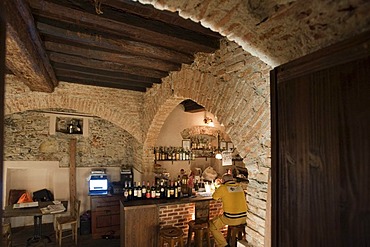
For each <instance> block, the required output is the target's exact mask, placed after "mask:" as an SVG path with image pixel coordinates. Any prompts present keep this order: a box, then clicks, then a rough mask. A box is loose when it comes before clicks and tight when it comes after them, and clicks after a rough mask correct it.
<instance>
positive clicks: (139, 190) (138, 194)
mask: <svg viewBox="0 0 370 247" xmlns="http://www.w3.org/2000/svg"><path fill="white" fill-rule="evenodd" d="M137 184H138V185H137V187H136V191H137V199H139V200H140V199H142V196H143V194H142V192H141V185H140V182H137Z"/></svg>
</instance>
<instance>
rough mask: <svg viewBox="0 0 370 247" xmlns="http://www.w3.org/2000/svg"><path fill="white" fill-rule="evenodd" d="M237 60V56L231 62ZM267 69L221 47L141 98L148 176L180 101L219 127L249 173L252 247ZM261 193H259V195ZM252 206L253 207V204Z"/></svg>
mask: <svg viewBox="0 0 370 247" xmlns="http://www.w3.org/2000/svg"><path fill="white" fill-rule="evenodd" d="M235 54H237V56H235ZM270 69H271V67H270V66H268V65H266V64H264V63H263V62H261V60H259V59H258V58H256V57H254V56H252V55H251V54H249V53H247V52H245V51H243V50H242V48H241V47H239V46H238V45H236V44H235V43H234V42H228V41H224V42H223V43H222V45H221V48H220V50H219V51H217V52H216V53H215V54H208V55H207V54H198V55H197V58H196V60H195V62H194V63H193V64H192V65H189V66H185V65H183V67H182V69H181V70H180V71H177V72H173V73H171V74H170V75H169V76H168V77H167V78H165V79H164V80H163V83H162V84H160V85H156V86H155V87H153V88H152V89H150V90H148V92H147V93H146V94H145V100H144V101H145V103H144V111H145V113H144V119H145V121H144V123H146V124H144V126H143V130H144V135H145V138H144V140H145V141H144V145H143V146H144V156H145V157H144V158H143V166H145V167H146V168H147V169H146V170H145V171H146V172H148V173H147V174H149V173H150V171H151V169H150V167H151V166H153V160H154V158H153V152H152V150H151V149H150V148H151V147H152V146H154V144H155V142H156V140H157V138H158V135H159V132H160V129H161V127H162V125H163V123H164V121H165V120H166V118H167V116H168V115H169V114H170V112H171V111H172V110H173V109H174V107H175V106H176V105H177V104H178V103H180V102H181V101H182V100H184V99H192V100H193V101H195V102H197V103H198V104H201V105H203V106H204V107H205V108H206V109H207V111H209V112H211V113H212V114H214V115H215V116H217V119H218V121H219V122H220V123H223V124H224V126H225V131H226V133H227V134H228V135H229V137H230V138H231V140H232V142H233V143H234V146H235V147H236V148H237V150H238V152H239V153H240V155H241V156H242V157H243V158H244V160H243V162H244V164H245V165H246V167H247V168H248V170H249V172H250V176H249V177H250V180H251V183H250V185H251V186H252V187H253V190H254V191H256V192H254V193H252V194H249V200H250V202H249V203H250V205H251V210H250V212H249V214H250V218H253V219H255V218H256V217H260V218H261V219H260V220H259V221H258V222H254V220H252V222H249V223H251V224H250V226H248V228H247V235H248V237H249V239H248V241H249V242H250V243H251V244H253V245H252V246H263V241H264V235H263V232H264V228H265V226H264V225H262V224H258V223H261V222H263V223H264V220H263V219H264V217H265V216H264V215H265V210H266V201H265V198H264V197H263V195H265V194H266V193H267V192H266V191H264V190H265V189H264V188H267V184H266V183H267V178H268V170H269V168H270V167H271V163H270V158H269V157H270V148H271V147H270V88H269V71H270ZM260 192H261V193H260ZM255 203H257V205H256V204H255Z"/></svg>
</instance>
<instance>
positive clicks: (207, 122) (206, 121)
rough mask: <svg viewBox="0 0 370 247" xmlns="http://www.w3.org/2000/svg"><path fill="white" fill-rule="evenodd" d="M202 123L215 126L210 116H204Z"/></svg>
mask: <svg viewBox="0 0 370 247" xmlns="http://www.w3.org/2000/svg"><path fill="white" fill-rule="evenodd" d="M204 123H205V124H207V125H209V126H211V127H215V124H214V122H213V120H212V118H210V117H204Z"/></svg>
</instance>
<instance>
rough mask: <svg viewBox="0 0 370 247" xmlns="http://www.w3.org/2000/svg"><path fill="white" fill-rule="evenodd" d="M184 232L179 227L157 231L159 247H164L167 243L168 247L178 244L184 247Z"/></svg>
mask: <svg viewBox="0 0 370 247" xmlns="http://www.w3.org/2000/svg"><path fill="white" fill-rule="evenodd" d="M183 236H184V232H183V231H182V230H181V228H179V227H174V226H171V227H164V228H162V229H161V230H160V231H159V246H160V247H162V246H164V244H165V243H168V245H169V246H170V247H174V246H175V243H178V244H179V246H180V247H184V239H183Z"/></svg>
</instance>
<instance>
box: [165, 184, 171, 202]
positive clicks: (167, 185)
mask: <svg viewBox="0 0 370 247" xmlns="http://www.w3.org/2000/svg"><path fill="white" fill-rule="evenodd" d="M169 182H170V181H168V182H167V183H166V190H165V191H166V198H167V199H169V198H171V186H170V184H169Z"/></svg>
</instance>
